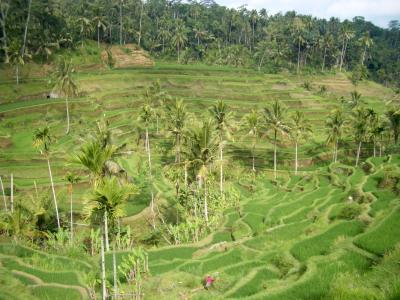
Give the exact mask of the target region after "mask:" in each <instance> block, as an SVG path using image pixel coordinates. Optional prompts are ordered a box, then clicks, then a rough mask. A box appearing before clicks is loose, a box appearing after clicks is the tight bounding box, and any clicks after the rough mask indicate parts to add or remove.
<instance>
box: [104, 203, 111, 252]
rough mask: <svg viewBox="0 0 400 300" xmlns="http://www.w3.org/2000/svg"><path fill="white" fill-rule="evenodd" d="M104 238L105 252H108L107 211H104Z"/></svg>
mask: <svg viewBox="0 0 400 300" xmlns="http://www.w3.org/2000/svg"><path fill="white" fill-rule="evenodd" d="M104 237H105V241H106V251H107V252H108V251H110V243H109V240H108V214H107V210H104Z"/></svg>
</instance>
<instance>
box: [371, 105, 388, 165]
mask: <svg viewBox="0 0 400 300" xmlns="http://www.w3.org/2000/svg"><path fill="white" fill-rule="evenodd" d="M368 120H369V136H370V138H371V140H372V143H373V145H374V149H373V151H374V157H375V156H376V143H377V140H378V139H379V138H380V137H381V136H382V135H383V133H384V131H385V126H384V124H383V122H382V120H381V118H380V116H379V115H378V114H377V113H376V112H375V111H374V110H373V109H368ZM379 153H380V155H381V153H382V141H381V140H380V141H379Z"/></svg>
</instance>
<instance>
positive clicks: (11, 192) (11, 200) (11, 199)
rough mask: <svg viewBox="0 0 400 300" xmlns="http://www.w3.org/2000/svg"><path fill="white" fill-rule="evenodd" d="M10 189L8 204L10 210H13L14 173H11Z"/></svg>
mask: <svg viewBox="0 0 400 300" xmlns="http://www.w3.org/2000/svg"><path fill="white" fill-rule="evenodd" d="M10 186H11V190H10V206H11V212H12V213H13V212H14V175H13V174H12V173H11V184H10Z"/></svg>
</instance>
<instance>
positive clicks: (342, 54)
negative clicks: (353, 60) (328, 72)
mask: <svg viewBox="0 0 400 300" xmlns="http://www.w3.org/2000/svg"><path fill="white" fill-rule="evenodd" d="M344 44H345V39H343V44H342V51H341V53H340V66H339V71H342V65H343V57H344Z"/></svg>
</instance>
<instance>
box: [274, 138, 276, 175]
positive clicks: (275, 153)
mask: <svg viewBox="0 0 400 300" xmlns="http://www.w3.org/2000/svg"><path fill="white" fill-rule="evenodd" d="M274 179H276V130H275V135H274Z"/></svg>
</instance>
